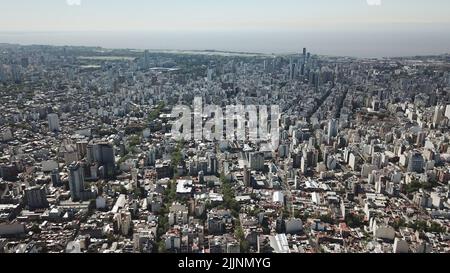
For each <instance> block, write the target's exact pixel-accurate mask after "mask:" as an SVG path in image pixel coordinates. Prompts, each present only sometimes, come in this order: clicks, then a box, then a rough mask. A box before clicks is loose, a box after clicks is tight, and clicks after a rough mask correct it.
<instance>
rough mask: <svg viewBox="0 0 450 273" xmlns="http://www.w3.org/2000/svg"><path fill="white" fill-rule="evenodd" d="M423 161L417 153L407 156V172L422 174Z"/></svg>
mask: <svg viewBox="0 0 450 273" xmlns="http://www.w3.org/2000/svg"><path fill="white" fill-rule="evenodd" d="M423 167H424V159H423V156H422V155H421V154H420V153H419V152H413V153H411V155H410V156H409V163H408V172H416V173H421V172H423Z"/></svg>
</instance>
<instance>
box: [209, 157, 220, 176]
mask: <svg viewBox="0 0 450 273" xmlns="http://www.w3.org/2000/svg"><path fill="white" fill-rule="evenodd" d="M217 164H218V162H217V157H216V155H215V154H212V153H211V154H209V155H208V165H209V166H208V169H209V171H210V174H217Z"/></svg>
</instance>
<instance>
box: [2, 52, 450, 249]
mask: <svg viewBox="0 0 450 273" xmlns="http://www.w3.org/2000/svg"><path fill="white" fill-rule="evenodd" d="M0 98H1V104H0V110H1V115H0V253H408V252H409V253H446V252H450V234H449V228H450V199H449V198H450V191H449V189H450V184H449V181H450V146H449V143H450V130H449V128H450V56H449V55H442V56H423V57H420V56H418V57H404V58H379V59H369V58H366V59H357V58H351V57H329V56H319V55H315V54H312V53H309V52H308V50H307V49H303V51H301V52H299V53H298V54H291V55H289V54H286V55H268V54H251V53H237V52H220V51H198V52H195V51H160V52H158V51H140V50H131V49H104V48H98V47H72V46H65V47H62V46H61V47H53V46H39V45H33V46H20V45H11V44H0ZM196 98H200V99H201V101H202V104H204V105H216V106H219V109H221V108H222V109H226V107H227V106H230V105H261V106H262V105H264V106H269V107H270V106H273V105H277V106H279V108H280V114H281V115H280V116H279V118H277V119H274V118H273V117H272V119H271V121H273V120H276V121H277V124H278V126H279V130H278V132H277V134H278V138H279V143H278V145H277V146H276V147H274V146H272V147H271V146H270V145H266V144H267V141H266V142H265V140H264V139H261V140H257V141H255V140H250V139H249V138H247V136H248V134H250V132H249V131H248V130H246V131H245V134H246V137H244V138H233V135H231V136H230V135H228V136H227V137H226V138H223V139H222V138H220V139H218V138H217V139H214V138H207V137H204V136H203V137H201V138H193V137H192V138H189V137H187V138H184V139H176V138H174V136H173V131H172V127H173V125H174V124H175V123H176V122H177V119H178V118H179V116H178V115H174V114H173V111H172V110H173V108H174V107H175V106H177V105H188V106H192V105H193V103H194V100H195V99H196ZM193 110H194V109H193ZM194 112H195V111H194ZM224 112H225V111H224ZM195 114H197V119H195V121H196V122H194V118H193V119H192V121H193V122H192V128H190V129H192V130H193V131H194V127H195V126H197V127H196V128H200V130H202V129H201V128H204V127H205V125H206V124H208V121H209V120H211V118H217V117H213V115H209V114H205V113H204V112H203V113H200V114H201V115H200V118H198V114H199V113H198V112H197V113H193V116H194V115H195ZM238 114H239V113H238ZM241 114H242V113H241ZM260 114H261V113H260ZM243 117H244V118H246V120H247V122H246V124H247V125H249V121H250V120H251V118H252V117H251V115H250V116H249V115H248V114H245V113H243ZM229 118H230V117H228V119H229ZM231 119H233V117H231ZM228 121H229V120H228ZM198 122H200V123H202V124H200V125H199V124H198ZM234 123H235V122H234V121H232V124H234ZM209 124H211V123H209ZM253 125H254V124H253ZM260 126H261V124H260V125H259V127H258V128H260ZM213 127H214V126H213ZM272 127H273V126H272ZM214 128H215V127H214ZM184 129H187V128H184ZM213 131H214V130H213ZM272 137H273V136H272Z"/></svg>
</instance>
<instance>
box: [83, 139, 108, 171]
mask: <svg viewBox="0 0 450 273" xmlns="http://www.w3.org/2000/svg"><path fill="white" fill-rule="evenodd" d="M86 152H87V155H86V157H87V158H86V159H87V162H88V163H89V164H92V163H98V165H99V166H100V167H103V170H104V173H103V174H101V175H102V176H103V177H107V178H111V177H113V176H114V172H115V156H114V147H113V146H112V144H109V143H95V144H89V145H88V146H87V149H86Z"/></svg>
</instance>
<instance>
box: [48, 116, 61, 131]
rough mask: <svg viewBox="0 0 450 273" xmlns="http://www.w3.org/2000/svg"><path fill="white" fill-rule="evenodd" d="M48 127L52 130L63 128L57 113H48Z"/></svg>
mask: <svg viewBox="0 0 450 273" xmlns="http://www.w3.org/2000/svg"><path fill="white" fill-rule="evenodd" d="M47 118H48V129H49V130H50V131H52V132H58V131H60V130H61V128H60V127H59V117H58V115H57V114H54V113H52V114H48V116H47Z"/></svg>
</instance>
